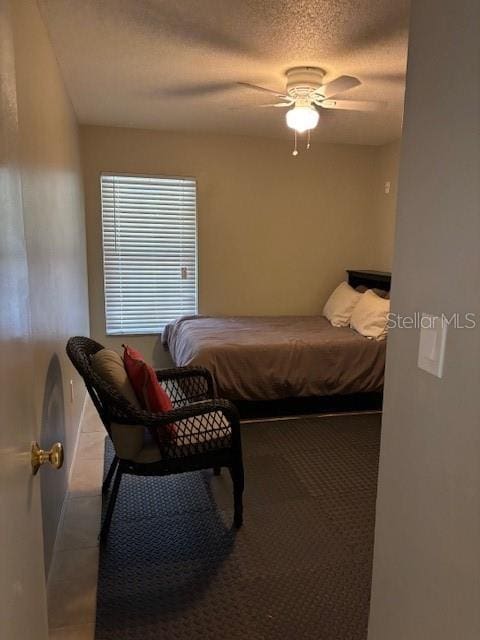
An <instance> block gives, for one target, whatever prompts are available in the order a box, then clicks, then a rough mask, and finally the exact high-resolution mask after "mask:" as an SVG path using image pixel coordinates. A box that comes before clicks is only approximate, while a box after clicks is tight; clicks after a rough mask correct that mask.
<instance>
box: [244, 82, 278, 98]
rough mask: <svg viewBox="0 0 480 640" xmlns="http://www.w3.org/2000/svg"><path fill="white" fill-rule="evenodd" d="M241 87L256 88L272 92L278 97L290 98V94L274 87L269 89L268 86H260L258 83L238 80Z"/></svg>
mask: <svg viewBox="0 0 480 640" xmlns="http://www.w3.org/2000/svg"><path fill="white" fill-rule="evenodd" d="M237 84H238V85H240V86H241V87H247V89H254V90H255V91H263V92H264V93H271V94H272V95H274V96H277V98H288V97H289V96H287V95H285V94H284V93H279V92H278V91H274V90H273V89H267V88H266V87H259V86H258V84H251V83H250V82H237Z"/></svg>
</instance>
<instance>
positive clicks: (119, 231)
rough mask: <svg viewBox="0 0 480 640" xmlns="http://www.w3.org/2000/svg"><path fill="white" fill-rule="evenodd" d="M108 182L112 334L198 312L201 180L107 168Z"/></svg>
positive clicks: (106, 242) (105, 211)
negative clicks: (198, 186)
mask: <svg viewBox="0 0 480 640" xmlns="http://www.w3.org/2000/svg"><path fill="white" fill-rule="evenodd" d="M101 187H102V226H103V268H104V282H105V316H106V325H107V334H110V335H112V334H134V333H144V334H145V333H159V332H161V331H163V329H164V327H165V325H166V324H167V323H168V322H170V321H171V320H174V319H175V318H178V317H179V316H182V315H187V314H192V313H196V312H197V237H196V236H197V220H196V217H197V216H196V209H197V206H196V182H195V180H192V179H185V178H160V177H158V178H154V177H141V176H121V175H120V176H118V175H107V174H103V175H102V176H101Z"/></svg>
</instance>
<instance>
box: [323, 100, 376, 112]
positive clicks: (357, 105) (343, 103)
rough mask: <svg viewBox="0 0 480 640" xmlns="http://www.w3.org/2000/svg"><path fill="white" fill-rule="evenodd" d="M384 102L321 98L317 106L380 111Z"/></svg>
mask: <svg viewBox="0 0 480 640" xmlns="http://www.w3.org/2000/svg"><path fill="white" fill-rule="evenodd" d="M386 104H387V103H386V102H373V101H370V102H369V101H362V100H322V102H319V103H318V106H319V107H323V108H324V109H345V110H348V111H380V110H381V109H383V108H384V107H385V106H386Z"/></svg>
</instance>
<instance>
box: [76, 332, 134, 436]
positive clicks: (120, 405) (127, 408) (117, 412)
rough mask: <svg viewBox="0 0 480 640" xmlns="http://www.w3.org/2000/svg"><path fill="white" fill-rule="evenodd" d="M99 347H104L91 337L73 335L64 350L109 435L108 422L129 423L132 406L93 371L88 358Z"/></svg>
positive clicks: (98, 349) (99, 348)
mask: <svg viewBox="0 0 480 640" xmlns="http://www.w3.org/2000/svg"><path fill="white" fill-rule="evenodd" d="M101 349H104V347H103V345H101V344H100V343H99V342H95V340H92V339H91V338H85V337H83V336H75V337H73V338H70V339H69V340H68V342H67V348H66V351H67V355H68V357H69V358H70V360H71V361H72V363H73V365H74V367H75V369H76V370H77V371H78V373H79V374H80V375H81V376H82V378H83V380H84V382H85V386H86V387H87V390H88V393H89V394H90V397H91V398H92V401H93V403H94V405H95V407H96V409H97V411H98V414H99V416H100V418H101V420H102V422H103V424H104V425H105V428H106V430H107V431H108V433H109V434H110V435H111V433H110V424H111V423H112V422H118V423H125V424H128V423H131V421H132V418H131V413H132V409H134V407H132V406H131V405H130V403H129V402H128V400H127V399H126V398H125V397H124V396H123V395H122V394H120V393H119V392H118V391H117V390H116V389H115V388H114V387H112V386H111V385H109V384H108V382H106V381H105V380H104V379H103V378H101V377H100V376H99V375H98V374H97V373H96V372H95V371H94V369H93V367H92V365H91V362H90V358H91V357H92V355H94V354H95V353H97V351H100V350H101Z"/></svg>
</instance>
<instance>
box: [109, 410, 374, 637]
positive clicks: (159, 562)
mask: <svg viewBox="0 0 480 640" xmlns="http://www.w3.org/2000/svg"><path fill="white" fill-rule="evenodd" d="M242 435H243V448H244V462H245V479H246V490H245V503H244V504H245V510H244V514H245V524H244V526H243V528H242V529H240V530H239V531H235V530H232V529H231V523H232V515H233V514H232V500H231V483H230V477H229V475H228V472H226V471H225V470H224V471H223V472H222V476H220V477H214V476H213V475H212V473H211V472H210V471H205V472H197V473H189V474H183V475H181V476H173V477H172V476H171V477H166V478H134V477H128V476H126V477H124V479H123V480H122V486H121V489H120V493H119V495H118V501H117V506H116V510H115V513H114V516H113V521H112V527H111V530H110V537H109V542H108V545H107V547H106V548H105V549H103V550H102V552H101V555H100V572H99V581H98V601H97V623H96V639H97V640H120V639H121V640H150V639H151V640H153V639H155V640H174V639H175V640H187V639H193V640H195V639H197V638H198V639H199V640H200V639H202V640H236V639H238V640H240V639H241V640H277V639H282V640H289V639H290V638H292V639H296V640H301V639H309V640H310V639H311V640H364V639H365V638H366V635H367V623H368V606H369V596H370V582H371V564H372V551H373V531H374V515H375V496H376V484H377V467H378V452H379V441H380V416H379V415H378V414H376V415H375V414H370V415H367V414H364V415H359V416H335V417H321V418H316V417H308V418H302V419H297V420H295V419H292V420H285V421H280V420H279V421H274V422H263V423H255V424H246V425H244V426H243V427H242ZM111 455H112V451H111V449H110V447H109V445H107V447H106V459H107V460H109V459H110V457H111Z"/></svg>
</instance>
